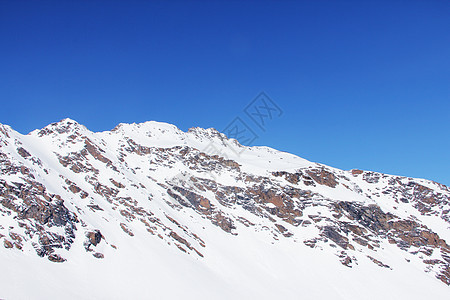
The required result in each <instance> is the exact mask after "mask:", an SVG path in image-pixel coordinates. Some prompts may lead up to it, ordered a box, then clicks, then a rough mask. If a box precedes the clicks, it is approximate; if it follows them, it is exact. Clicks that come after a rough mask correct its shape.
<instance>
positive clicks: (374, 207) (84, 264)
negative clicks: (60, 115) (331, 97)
mask: <svg viewBox="0 0 450 300" xmlns="http://www.w3.org/2000/svg"><path fill="white" fill-rule="evenodd" d="M0 168H1V172H0V174H1V175H0V224H1V225H0V243H1V244H3V247H1V248H0V259H1V260H2V265H4V266H7V268H6V270H7V271H6V272H2V275H1V277H0V282H1V284H2V288H1V289H0V290H1V292H0V293H3V294H0V297H4V298H7V299H9V298H11V299H16V298H30V297H31V296H32V297H33V298H42V299H49V298H61V297H64V298H89V299H96V298H98V299H103V298H118V299H122V298H125V297H127V298H130V297H133V298H148V297H158V298H175V297H187V298H192V299H194V298H200V299H207V298H208V299H210V298H214V299H217V298H223V299H229V298H231V297H238V298H248V297H260V298H263V299H268V298H273V297H286V298H288V299H298V297H299V295H301V296H302V297H303V296H304V297H319V298H324V297H334V298H338V299H339V298H341V299H352V298H358V299H361V298H362V299H376V298H380V297H389V298H393V297H400V298H406V297H407V296H408V297H409V298H410V299H423V298H424V297H434V296H435V297H441V298H443V297H444V296H445V295H448V293H449V291H450V289H449V287H448V285H449V284H450V246H449V245H448V243H449V242H450V230H449V228H450V224H449V223H450V216H449V211H450V205H449V200H450V189H449V188H448V187H446V186H444V185H441V184H438V183H435V182H431V181H427V180H423V179H413V178H406V177H400V176H391V175H386V174H380V173H375V172H369V171H361V170H351V171H343V170H338V169H335V168H331V167H328V166H325V165H322V164H317V163H312V162H309V161H307V160H304V159H302V158H299V157H297V156H294V155H291V154H288V153H284V152H280V151H276V150H274V149H271V148H267V147H245V146H242V145H240V144H239V143H238V142H237V141H235V140H229V139H227V137H226V136H225V135H223V134H221V133H219V132H218V131H216V130H214V129H201V128H192V129H190V130H189V131H188V132H182V131H180V130H179V129H177V128H176V127H175V126H173V125H170V124H165V123H158V122H146V123H142V124H120V125H118V126H117V127H116V128H114V129H113V130H112V131H106V132H99V133H94V132H91V131H89V130H88V129H87V128H85V127H84V126H82V125H80V124H78V123H77V122H75V121H73V120H70V119H65V120H62V121H60V122H58V123H54V124H51V125H49V126H47V127H45V128H43V129H41V130H35V131H33V132H31V133H30V134H28V135H21V134H19V133H17V132H15V131H14V130H13V129H11V128H10V127H8V126H6V125H0ZM37 293H38V294H39V296H36V295H37Z"/></svg>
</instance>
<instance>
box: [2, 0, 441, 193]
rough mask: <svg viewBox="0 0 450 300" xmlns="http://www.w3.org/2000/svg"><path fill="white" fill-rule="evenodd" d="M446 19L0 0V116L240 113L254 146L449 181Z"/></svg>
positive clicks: (394, 5)
mask: <svg viewBox="0 0 450 300" xmlns="http://www.w3.org/2000/svg"><path fill="white" fill-rule="evenodd" d="M449 32H450V4H449V2H448V1H304V2H302V1H284V2H282V3H279V2H275V1H246V2H245V3H240V2H239V1H227V2H219V1H192V2H187V1H179V2H177V1H154V2H149V1H39V2H37V1H1V2H0V38H1V47H0V66H1V69H0V100H1V109H0V122H1V123H4V124H9V125H11V126H12V127H13V128H14V129H16V130H18V131H19V132H22V133H27V132H29V131H31V130H33V129H36V128H41V127H43V126H45V125H47V124H49V123H51V122H54V121H58V120H60V119H62V118H65V117H70V118H72V119H75V120H77V121H78V122H80V123H82V124H84V125H86V126H87V127H88V128H89V129H91V130H94V131H101V130H109V129H111V128H113V127H114V126H115V125H116V124H118V123H120V122H143V121H147V120H157V121H164V122H169V123H172V124H175V125H177V126H178V127H179V128H181V129H183V130H187V129H188V128H189V127H194V126H200V127H215V128H217V129H219V130H220V129H223V128H225V127H226V126H227V125H228V124H229V123H230V122H231V121H232V120H233V119H234V118H235V117H241V119H242V120H243V121H244V122H245V123H246V124H248V126H249V127H251V128H253V130H254V131H255V133H256V134H257V135H258V139H257V140H256V141H255V144H257V145H268V146H271V147H274V148H277V149H280V150H284V151H288V152H292V153H295V154H297V155H299V156H301V157H304V158H306V159H309V160H312V161H317V162H321V163H325V164H328V165H331V166H334V167H338V168H342V169H351V168H361V169H369V170H375V171H380V172H386V173H390V174H399V175H406V176H411V177H421V178H427V179H432V180H436V181H439V182H442V183H445V184H447V185H449V184H450V172H449V170H450V157H449V148H450V139H449V133H450V121H449V120H450V101H449V100H450V55H449V54H450V34H449ZM261 91H265V92H266V93H267V94H268V95H269V96H270V97H271V99H272V100H273V101H274V102H275V103H276V104H277V105H278V106H279V107H280V108H281V109H282V111H283V114H282V115H281V116H280V117H276V118H274V119H273V120H270V122H267V124H266V125H267V126H266V127H265V131H263V130H261V128H259V127H257V126H256V125H255V124H254V123H253V121H252V120H250V119H249V118H248V116H247V115H246V114H245V112H244V108H245V107H246V106H247V105H248V104H249V103H250V102H251V101H252V99H254V98H255V97H256V96H257V95H258V94H259V92H261Z"/></svg>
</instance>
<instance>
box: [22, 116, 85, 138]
mask: <svg viewBox="0 0 450 300" xmlns="http://www.w3.org/2000/svg"><path fill="white" fill-rule="evenodd" d="M80 131H88V129H87V128H86V127H85V126H84V125H81V124H80V123H78V122H77V121H75V120H73V119H70V118H65V119H62V120H61V121H59V122H55V123H51V124H49V125H47V126H45V127H44V128H42V129H41V130H39V129H38V130H34V131H32V132H30V134H31V135H35V134H36V135H38V136H44V135H50V134H65V133H75V132H80Z"/></svg>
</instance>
